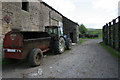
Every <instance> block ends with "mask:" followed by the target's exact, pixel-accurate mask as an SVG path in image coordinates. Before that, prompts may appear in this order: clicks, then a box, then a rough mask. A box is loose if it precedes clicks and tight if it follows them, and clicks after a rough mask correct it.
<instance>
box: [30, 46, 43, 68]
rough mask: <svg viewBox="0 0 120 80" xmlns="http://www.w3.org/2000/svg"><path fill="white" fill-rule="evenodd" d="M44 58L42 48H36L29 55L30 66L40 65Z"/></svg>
mask: <svg viewBox="0 0 120 80" xmlns="http://www.w3.org/2000/svg"><path fill="white" fill-rule="evenodd" d="M42 59H43V53H42V51H41V50H40V49H38V48H35V49H33V50H32V51H31V53H30V55H29V65H30V66H33V67H35V66H39V65H40V64H41V62H42Z"/></svg>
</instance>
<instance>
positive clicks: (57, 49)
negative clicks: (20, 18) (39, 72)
mask: <svg viewBox="0 0 120 80" xmlns="http://www.w3.org/2000/svg"><path fill="white" fill-rule="evenodd" d="M64 50H65V40H64V38H62V37H61V38H60V39H59V40H58V41H56V42H55V46H54V53H57V54H62V53H63V52H64Z"/></svg>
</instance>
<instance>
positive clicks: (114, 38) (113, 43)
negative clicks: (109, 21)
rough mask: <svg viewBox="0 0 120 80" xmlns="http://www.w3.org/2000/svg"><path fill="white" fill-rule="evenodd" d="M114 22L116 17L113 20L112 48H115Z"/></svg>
mask: <svg viewBox="0 0 120 80" xmlns="http://www.w3.org/2000/svg"><path fill="white" fill-rule="evenodd" d="M115 24H116V19H114V20H113V48H115Z"/></svg>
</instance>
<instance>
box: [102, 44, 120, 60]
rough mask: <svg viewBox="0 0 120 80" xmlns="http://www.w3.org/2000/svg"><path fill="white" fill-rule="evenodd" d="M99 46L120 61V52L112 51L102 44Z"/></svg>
mask: <svg viewBox="0 0 120 80" xmlns="http://www.w3.org/2000/svg"><path fill="white" fill-rule="evenodd" d="M100 45H101V46H102V47H104V48H105V49H106V50H107V51H108V52H109V53H110V54H112V55H113V56H114V57H116V58H118V59H120V55H119V54H120V52H118V51H116V50H114V49H113V48H111V47H109V46H107V45H105V44H104V43H103V42H100Z"/></svg>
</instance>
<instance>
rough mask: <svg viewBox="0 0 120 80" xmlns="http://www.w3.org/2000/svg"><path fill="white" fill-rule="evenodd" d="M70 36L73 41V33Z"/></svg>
mask: <svg viewBox="0 0 120 80" xmlns="http://www.w3.org/2000/svg"><path fill="white" fill-rule="evenodd" d="M70 38H71V40H72V42H73V33H70Z"/></svg>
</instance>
